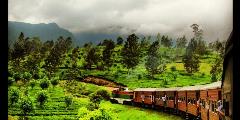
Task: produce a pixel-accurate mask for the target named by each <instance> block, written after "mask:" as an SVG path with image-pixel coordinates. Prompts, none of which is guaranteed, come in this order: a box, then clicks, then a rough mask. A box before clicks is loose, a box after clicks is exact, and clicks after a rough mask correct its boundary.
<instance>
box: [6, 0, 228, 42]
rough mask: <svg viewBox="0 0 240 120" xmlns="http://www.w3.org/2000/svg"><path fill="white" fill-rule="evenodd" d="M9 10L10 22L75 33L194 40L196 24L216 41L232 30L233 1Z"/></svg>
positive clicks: (61, 0) (17, 2)
mask: <svg viewBox="0 0 240 120" xmlns="http://www.w3.org/2000/svg"><path fill="white" fill-rule="evenodd" d="M8 9H9V17H8V18H9V20H10V21H19V22H27V23H50V22H55V23H57V24H58V25H59V26H60V27H62V28H65V29H68V30H69V31H71V32H73V33H83V32H88V33H89V32H90V33H91V32H92V33H119V34H130V33H131V32H134V33H137V34H144V35H155V34H157V33H158V32H159V33H161V34H168V35H171V36H173V37H178V36H182V35H187V37H191V36H192V35H193V33H192V30H191V28H190V25H191V24H193V23H197V24H199V25H200V26H201V27H202V29H203V31H204V38H205V39H206V40H208V41H213V40H216V39H217V38H219V39H220V40H222V39H227V38H228V36H229V34H230V32H231V30H232V0H9V8H8Z"/></svg>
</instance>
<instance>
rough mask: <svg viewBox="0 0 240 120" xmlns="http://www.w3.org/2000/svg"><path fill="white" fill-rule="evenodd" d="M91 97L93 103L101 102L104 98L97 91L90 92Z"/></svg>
mask: <svg viewBox="0 0 240 120" xmlns="http://www.w3.org/2000/svg"><path fill="white" fill-rule="evenodd" d="M89 98H90V101H92V102H93V103H100V101H101V100H102V96H100V95H98V94H96V93H92V94H90V95H89Z"/></svg>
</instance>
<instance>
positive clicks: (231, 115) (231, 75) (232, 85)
mask: <svg viewBox="0 0 240 120" xmlns="http://www.w3.org/2000/svg"><path fill="white" fill-rule="evenodd" d="M235 30H236V29H235ZM239 43H240V39H239V35H237V32H236V31H233V32H232V33H231V34H230V37H229V39H228V41H227V43H226V45H225V56H224V62H223V74H222V99H223V113H224V116H225V119H226V120H235V119H239V113H240V112H239V107H240V105H239V102H240V101H239V88H240V84H239V80H240V53H239V52H240V51H239Z"/></svg>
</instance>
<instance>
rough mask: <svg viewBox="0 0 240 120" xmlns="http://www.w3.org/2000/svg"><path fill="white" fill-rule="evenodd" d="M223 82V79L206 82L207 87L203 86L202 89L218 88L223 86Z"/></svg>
mask: <svg viewBox="0 0 240 120" xmlns="http://www.w3.org/2000/svg"><path fill="white" fill-rule="evenodd" d="M221 85H222V82H221V81H217V82H213V83H210V84H206V85H205V87H203V88H201V90H207V89H217V88H221Z"/></svg>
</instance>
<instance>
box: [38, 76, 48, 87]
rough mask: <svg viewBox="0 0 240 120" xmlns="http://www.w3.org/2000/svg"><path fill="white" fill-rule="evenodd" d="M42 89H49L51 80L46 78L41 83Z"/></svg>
mask: <svg viewBox="0 0 240 120" xmlns="http://www.w3.org/2000/svg"><path fill="white" fill-rule="evenodd" d="M40 87H41V88H42V89H46V88H48V87H49V80H47V79H46V78H45V79H43V80H42V81H41V83H40Z"/></svg>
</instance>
